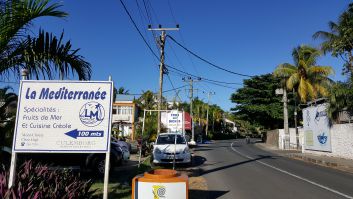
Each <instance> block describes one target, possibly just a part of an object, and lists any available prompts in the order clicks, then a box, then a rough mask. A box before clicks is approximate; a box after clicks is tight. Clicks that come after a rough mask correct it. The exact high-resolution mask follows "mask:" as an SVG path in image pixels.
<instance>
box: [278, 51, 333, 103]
mask: <svg viewBox="0 0 353 199" xmlns="http://www.w3.org/2000/svg"><path fill="white" fill-rule="evenodd" d="M320 55H321V53H320V51H319V50H317V49H316V48H313V47H310V46H307V45H302V46H298V47H296V48H294V49H293V52H292V56H293V61H294V65H292V64H289V63H284V64H280V65H279V66H278V67H277V68H276V70H275V71H274V75H275V76H276V77H279V78H281V79H284V80H285V81H286V82H285V84H286V89H287V90H289V91H290V90H292V89H295V90H296V91H297V92H298V95H299V97H300V100H301V101H302V102H306V101H307V100H308V99H316V98H317V97H318V96H319V95H321V96H325V97H326V96H328V94H329V90H328V88H329V84H330V83H331V80H330V79H329V78H328V76H329V75H331V74H333V73H334V72H333V69H332V67H331V66H318V65H316V61H317V58H318V57H319V56H320Z"/></svg>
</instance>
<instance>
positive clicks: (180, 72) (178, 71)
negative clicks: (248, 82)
mask: <svg viewBox="0 0 353 199" xmlns="http://www.w3.org/2000/svg"><path fill="white" fill-rule="evenodd" d="M165 66H166V67H167V68H169V69H172V70H174V71H173V72H175V71H177V72H176V73H179V75H182V76H183V75H189V76H192V77H195V78H201V79H203V80H207V81H210V82H215V83H221V84H234V85H243V84H241V83H236V82H223V81H218V80H212V79H208V78H205V77H200V76H197V75H193V74H191V73H188V72H184V71H182V70H179V69H177V68H175V67H173V66H170V65H167V64H165Z"/></svg>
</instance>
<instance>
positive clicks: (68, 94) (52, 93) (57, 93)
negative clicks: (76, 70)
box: [26, 87, 107, 100]
mask: <svg viewBox="0 0 353 199" xmlns="http://www.w3.org/2000/svg"><path fill="white" fill-rule="evenodd" d="M106 95H107V92H106V91H100V88H99V89H98V90H96V91H77V90H76V91H75V90H70V89H69V88H65V87H62V88H60V89H59V90H51V89H50V88H42V89H41V90H40V93H39V96H38V98H37V91H36V90H31V88H27V91H26V99H49V100H51V99H55V100H63V99H64V100H66V99H67V100H80V99H83V100H104V99H106Z"/></svg>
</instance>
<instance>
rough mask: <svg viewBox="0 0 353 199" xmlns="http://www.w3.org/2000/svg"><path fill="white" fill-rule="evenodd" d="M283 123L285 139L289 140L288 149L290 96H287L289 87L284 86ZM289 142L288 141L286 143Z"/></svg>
mask: <svg viewBox="0 0 353 199" xmlns="http://www.w3.org/2000/svg"><path fill="white" fill-rule="evenodd" d="M283 125H284V135H285V139H284V140H285V141H286V142H288V149H289V148H290V135H289V127H288V97H287V89H286V87H284V88H283ZM285 144H287V143H285ZM284 147H286V146H284Z"/></svg>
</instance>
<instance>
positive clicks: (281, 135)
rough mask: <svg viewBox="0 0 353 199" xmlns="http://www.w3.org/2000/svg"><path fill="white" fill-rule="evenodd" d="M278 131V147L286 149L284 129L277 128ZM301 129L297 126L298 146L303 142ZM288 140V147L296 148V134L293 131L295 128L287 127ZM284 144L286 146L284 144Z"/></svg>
mask: <svg viewBox="0 0 353 199" xmlns="http://www.w3.org/2000/svg"><path fill="white" fill-rule="evenodd" d="M278 130H279V133H278V136H279V139H278V146H279V149H288V143H287V144H286V140H288V139H286V136H285V134H284V129H278ZM303 132H304V131H303V129H302V128H298V133H299V147H301V146H302V144H303V139H302V138H303ZM289 142H290V148H292V149H296V148H297V136H296V132H295V128H290V129H289ZM285 145H286V146H285Z"/></svg>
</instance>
